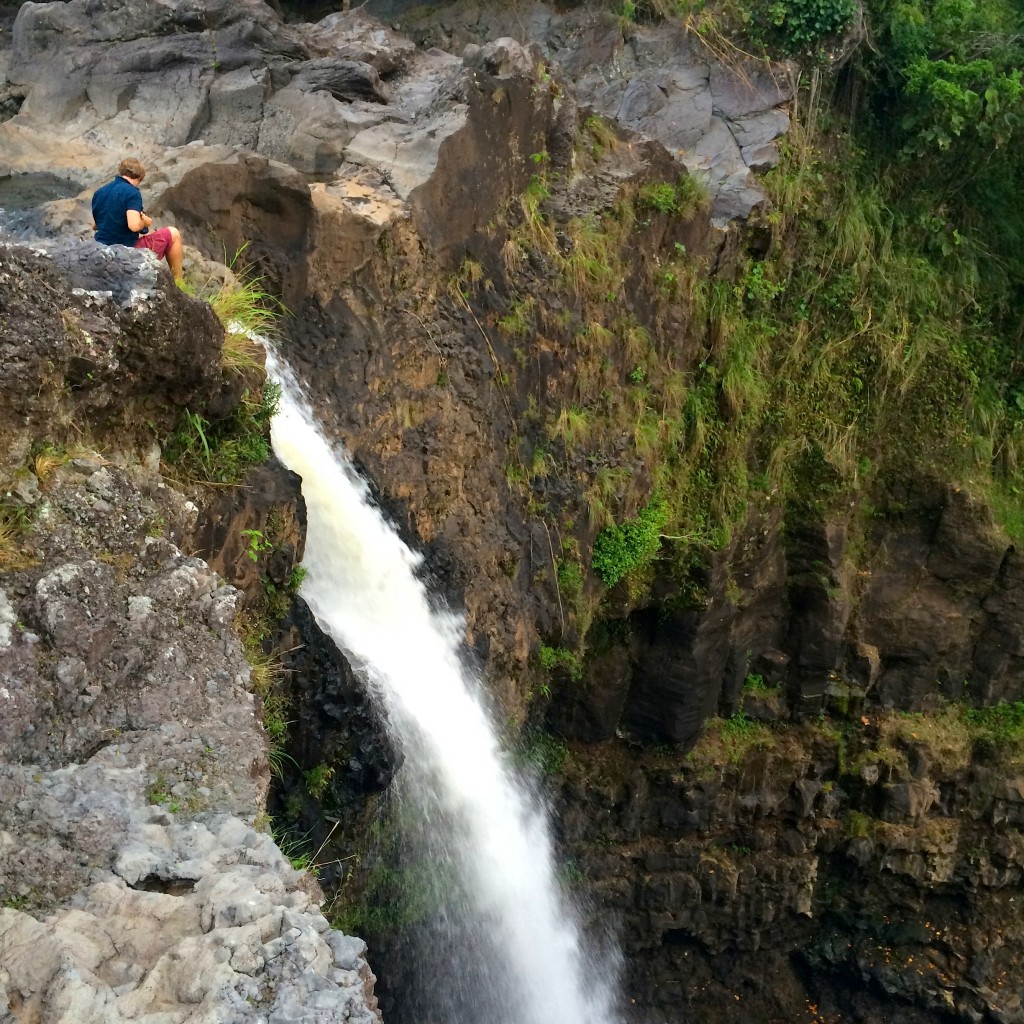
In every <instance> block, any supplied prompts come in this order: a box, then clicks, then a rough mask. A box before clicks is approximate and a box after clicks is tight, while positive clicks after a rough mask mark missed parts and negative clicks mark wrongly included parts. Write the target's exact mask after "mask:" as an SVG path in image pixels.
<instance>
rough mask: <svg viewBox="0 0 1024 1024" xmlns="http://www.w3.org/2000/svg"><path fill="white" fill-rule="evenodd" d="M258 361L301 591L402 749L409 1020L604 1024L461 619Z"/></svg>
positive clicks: (604, 1001) (542, 823)
mask: <svg viewBox="0 0 1024 1024" xmlns="http://www.w3.org/2000/svg"><path fill="white" fill-rule="evenodd" d="M268 371H269V372H270V373H271V375H272V376H273V377H275V378H276V379H277V380H279V381H280V383H281V385H282V388H283V395H282V399H281V405H280V409H279V412H278V414H277V415H276V417H275V418H274V421H273V424H272V432H271V436H272V440H273V446H274V450H275V452H276V453H277V455H278V457H279V458H280V459H281V461H282V462H283V463H284V464H285V465H286V466H287V467H288V468H289V469H291V470H293V471H294V472H296V473H298V474H299V475H300V476H301V477H302V494H303V497H304V499H305V502H306V511H307V517H308V521H307V534H306V554H305V559H304V562H303V565H304V566H305V568H306V570H307V575H306V577H305V579H304V581H303V584H302V589H301V594H302V597H303V598H304V599H305V600H306V602H307V604H308V605H309V607H310V609H311V611H312V612H313V614H314V616H315V617H316V620H317V622H318V624H319V625H320V627H321V629H323V631H324V632H325V633H326V634H328V635H329V636H331V637H332V638H333V639H334V641H335V642H336V643H337V644H338V646H339V648H340V649H341V650H342V651H343V652H344V653H345V655H346V656H347V657H348V659H349V661H350V663H351V664H352V666H353V668H354V669H355V670H356V671H357V672H358V673H360V675H361V676H362V678H363V679H364V681H365V683H366V685H367V687H368V688H369V690H370V692H371V694H372V695H373V698H374V700H376V701H379V702H380V703H381V705H382V708H383V712H384V716H385V718H386V720H387V722H388V728H389V729H390V730H391V731H392V734H393V736H394V738H395V740H396V743H397V745H398V746H399V747H400V748H401V750H402V751H403V753H404V762H403V765H402V768H401V770H400V772H399V780H398V781H399V783H400V788H401V790H402V791H403V793H404V794H405V799H406V801H407V804H406V806H407V808H408V811H407V814H406V817H412V818H414V819H415V827H414V828H412V829H411V830H410V831H411V833H412V834H415V835H416V836H417V837H418V842H419V843H420V844H421V845H420V852H421V855H422V857H423V858H424V860H425V861H426V862H427V863H428V865H429V866H430V868H431V870H432V871H433V872H434V879H435V883H436V884H435V889H438V888H439V889H441V890H443V895H444V903H443V906H442V907H441V908H439V911H438V913H437V914H436V915H435V916H436V917H437V923H436V928H435V931H434V933H433V940H432V944H431V948H427V949H418V950H415V951H410V952H411V954H412V955H413V956H415V957H417V958H418V959H419V960H421V961H423V963H422V964H421V965H420V966H421V974H423V975H425V976H426V977H427V979H428V980H427V983H426V984H425V986H424V987H425V989H426V990H427V991H428V992H429V996H430V998H429V999H428V1000H426V1003H425V1006H426V1007H427V1010H426V1012H425V1013H424V1014H423V1015H422V1016H421V1017H420V1020H419V1021H418V1024H614V1022H615V1021H616V1020H617V1019H618V1015H617V1011H616V1008H615V989H616V978H615V973H616V972H615V968H614V965H613V964H612V963H611V962H610V961H609V958H608V957H603V958H601V959H600V960H599V959H598V958H596V957H594V956H593V955H591V954H590V953H588V952H587V950H586V949H585V947H584V944H583V941H582V938H581V935H580V931H579V927H578V925H577V921H576V916H575V914H574V911H573V907H572V905H571V903H570V901H569V900H568V899H567V897H566V895H565V894H564V893H563V892H562V891H561V888H560V886H559V884H558V881H557V878H556V874H555V859H554V853H553V850H552V842H551V836H550V832H549V828H548V818H547V813H546V809H545V808H544V807H543V805H542V804H541V803H540V801H539V800H538V799H537V798H536V796H535V795H534V794H533V793H532V792H531V789H530V787H528V786H526V785H524V783H523V782H522V780H521V779H520V778H519V777H518V776H517V773H516V772H515V771H514V769H513V768H512V767H511V766H510V764H509V762H508V760H507V757H506V756H505V754H504V752H503V751H502V749H501V745H500V743H499V740H498V737H497V734H496V731H495V728H494V726H493V724H492V722H491V721H490V718H489V715H488V713H487V711H486V709H485V706H484V704H483V703H482V701H481V699H480V686H479V680H478V679H476V678H475V676H474V674H473V673H472V672H471V671H470V670H468V669H467V668H466V665H465V664H464V661H463V658H462V657H461V651H462V646H463V644H462V636H463V630H462V624H461V620H460V619H459V617H458V616H456V615H454V614H452V613H451V612H450V611H447V610H445V609H439V608H438V607H436V602H434V603H432V601H431V597H430V595H429V594H428V592H427V590H426V588H425V587H424V585H423V583H422V582H421V581H420V580H419V579H418V577H417V575H416V569H417V566H418V565H419V563H420V558H419V557H418V556H417V554H415V553H414V552H413V551H411V550H410V549H409V548H408V547H407V546H406V545H405V544H404V543H403V542H402V541H401V539H400V538H399V537H398V535H397V533H396V532H395V530H394V529H393V528H392V527H391V526H390V525H389V524H388V522H387V521H386V520H385V519H384V517H383V516H382V515H381V513H380V511H379V510H378V509H377V508H376V507H375V506H374V504H373V502H372V500H371V498H370V495H369V493H368V490H367V487H366V485H365V483H364V482H363V481H362V479H361V478H360V477H359V476H358V474H357V473H356V472H355V470H354V469H353V467H352V466H351V465H350V463H349V462H348V461H347V459H346V458H345V456H344V454H343V453H342V452H341V451H340V450H339V449H338V448H336V447H334V446H332V445H331V443H329V442H328V441H327V440H326V439H325V438H324V436H323V434H322V433H321V431H320V430H319V428H318V427H317V425H316V422H315V419H314V416H313V414H312V412H311V410H310V408H309V405H308V403H307V402H306V400H305V399H304V397H303V394H302V391H301V389H300V388H299V386H298V384H297V383H296V381H295V379H294V377H293V375H292V374H291V372H290V371H289V370H288V369H287V367H284V366H283V365H281V363H280V362H279V361H278V360H277V359H276V358H275V357H274V356H273V354H271V355H270V356H269V359H268Z"/></svg>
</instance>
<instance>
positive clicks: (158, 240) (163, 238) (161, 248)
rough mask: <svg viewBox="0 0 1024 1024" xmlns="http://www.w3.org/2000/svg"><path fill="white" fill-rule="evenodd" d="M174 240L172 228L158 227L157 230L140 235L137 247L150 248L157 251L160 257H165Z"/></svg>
mask: <svg viewBox="0 0 1024 1024" xmlns="http://www.w3.org/2000/svg"><path fill="white" fill-rule="evenodd" d="M173 241H174V239H173V238H171V229H170V228H158V229H157V230H156V231H150V232H149V234H147V235H139V239H138V241H137V242H136V243H135V248H136V249H149V250H151V251H152V252H155V253H156V254H157V256H159V257H160V259H163V258H164V257H165V256H166V255H167V250H168V249H170V247H171V243H172V242H173Z"/></svg>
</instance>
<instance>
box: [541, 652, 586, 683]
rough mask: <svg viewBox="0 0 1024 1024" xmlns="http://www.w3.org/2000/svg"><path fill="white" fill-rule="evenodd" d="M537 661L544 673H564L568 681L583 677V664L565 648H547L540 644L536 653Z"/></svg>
mask: <svg viewBox="0 0 1024 1024" xmlns="http://www.w3.org/2000/svg"><path fill="white" fill-rule="evenodd" d="M537 660H538V661H539V662H540V667H541V668H542V669H544V671H545V672H549V673H551V672H556V671H561V672H564V673H565V674H566V675H567V676H568V677H569V678H570V679H581V678H582V677H583V663H582V662H581V661H580V657H579V655H578V654H577V653H576V652H575V651H570V650H569V649H568V648H566V647H549V646H548V645H547V644H541V645H540V649H539V650H538V652H537Z"/></svg>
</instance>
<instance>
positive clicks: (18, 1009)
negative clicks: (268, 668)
mask: <svg viewBox="0 0 1024 1024" xmlns="http://www.w3.org/2000/svg"><path fill="white" fill-rule="evenodd" d="M105 285H110V287H109V288H107V287H105ZM221 335H222V331H221V329H220V326H219V323H218V322H217V320H216V318H215V317H214V316H213V314H212V313H211V311H210V309H209V307H206V306H204V305H203V304H202V303H199V302H196V301H194V300H191V299H188V298H187V297H186V296H184V295H183V294H182V293H181V292H179V291H178V290H177V289H176V288H174V287H173V285H172V284H171V282H170V279H169V275H168V274H167V273H166V271H163V272H160V273H158V272H157V268H156V266H155V265H154V264H152V263H151V262H150V261H149V260H148V259H147V258H145V257H144V256H143V255H142V254H141V253H139V254H132V253H128V252H126V251H124V250H121V251H120V254H119V253H118V252H117V251H115V250H103V249H100V248H98V247H95V246H92V245H88V246H84V245H81V244H77V245H76V244H71V245H66V246H59V245H58V246H54V247H52V250H51V252H50V254H49V255H47V254H45V253H42V252H39V251H31V250H29V249H27V248H18V247H14V246H3V247H2V248H0V345H3V346H5V347H6V348H5V351H7V353H8V354H7V356H6V357H5V359H4V372H3V376H2V383H0V388H2V393H3V409H4V413H5V422H4V426H3V438H4V454H3V458H2V460H0V462H2V471H3V479H4V498H3V501H2V503H0V513H2V516H3V518H2V520H0V657H2V664H3V668H2V670H0V851H2V856H0V903H2V908H3V909H0V1006H2V1007H3V1010H2V1013H0V1015H2V1017H3V1019H4V1020H12V1021H30V1020H39V1021H41V1020H47V1021H69V1022H70V1021H75V1022H87V1021H96V1022H99V1021H111V1020H127V1019H131V1018H135V1017H138V1016H140V1015H143V1016H144V1015H149V1014H152V1013H154V1012H157V1011H159V1013H160V1014H162V1015H164V1014H171V1015H173V1016H174V1019H184V1018H185V1017H186V1016H187V1017H189V1018H190V1019H196V1020H222V1021H224V1020H251V1019H253V1009H252V1008H253V1007H254V1006H259V1007H262V1011H261V1012H263V1013H265V1014H266V1015H268V1016H270V1017H280V1016H281V1015H289V1016H292V1017H294V1015H296V1014H298V1015H299V1016H300V1017H301V1019H307V1020H313V1019H318V1020H327V1019H330V1020H351V1021H365V1022H370V1021H374V1020H377V1019H378V1017H377V1014H376V1012H375V1008H376V1004H375V1002H374V1000H373V989H372V986H373V976H372V974H370V972H369V968H368V967H367V965H366V961H365V959H364V958H363V951H364V949H365V946H364V944H363V943H362V942H361V941H360V940H356V939H350V938H347V937H346V936H344V935H341V934H340V933H337V932H334V931H332V930H331V928H330V926H329V925H328V922H327V920H326V919H325V918H324V917H323V915H322V914H320V913H319V911H318V909H317V907H318V898H322V894H320V893H319V890H318V888H317V887H316V884H315V882H312V881H311V879H310V878H309V876H308V875H306V874H305V873H304V872H303V871H298V870H296V869H294V868H293V867H292V866H291V864H290V863H289V862H288V860H287V859H286V858H285V857H284V856H283V855H282V854H281V852H280V851H279V850H278V848H277V847H276V846H275V844H274V841H273V840H272V839H271V837H270V836H268V835H267V834H265V833H263V832H260V831H257V830H256V829H254V827H253V823H254V822H256V821H257V819H258V818H259V817H260V809H261V807H262V806H263V804H264V802H265V799H266V793H267V787H268V784H269V781H270V771H269V765H268V761H267V745H266V741H265V738H264V733H263V730H262V727H261V723H260V715H259V711H260V709H259V706H258V704H257V703H256V701H255V699H254V697H253V694H252V692H251V685H250V669H249V665H248V662H247V661H246V658H245V655H244V654H243V651H242V646H241V642H240V640H239V638H238V636H237V635H236V633H235V632H234V631H233V629H232V624H233V620H234V619H235V617H236V615H237V614H238V613H239V612H240V611H241V610H242V607H243V605H244V603H245V601H246V596H245V594H244V593H243V591H241V590H238V589H236V588H235V587H233V586H230V585H228V584H225V582H224V580H223V579H222V578H221V577H219V576H218V575H217V574H216V573H215V572H214V570H213V569H211V568H210V566H209V565H208V564H207V563H206V562H204V561H202V560H200V559H198V558H194V557H189V556H187V555H186V554H184V553H183V552H182V550H181V549H180V548H179V547H178V545H180V544H186V543H188V541H189V538H190V537H191V536H192V534H193V533H194V532H195V530H196V526H197V520H198V519H199V515H200V510H199V507H198V506H197V504H196V503H195V502H193V501H192V500H190V499H189V498H188V497H186V495H185V494H183V493H181V491H180V490H178V489H177V488H176V487H174V486H172V485H170V484H168V482H167V481H165V480H164V479H163V478H162V477H161V474H160V465H159V449H155V451H153V452H151V455H150V457H149V458H148V459H147V460H146V461H139V460H138V458H137V456H135V454H134V446H133V442H134V441H136V440H137V438H138V437H139V436H140V435H141V434H142V433H144V432H146V431H148V432H150V433H151V434H153V433H155V432H156V431H157V429H158V427H157V425H156V424H157V423H160V422H162V423H164V424H165V425H166V424H169V423H170V422H172V417H173V416H174V415H176V414H177V413H178V412H180V407H179V406H178V403H179V402H183V401H185V400H186V399H187V401H188V402H190V403H191V404H192V405H193V407H194V408H196V409H202V410H204V411H206V412H207V413H209V414H210V415H214V413H213V412H212V410H213V409H215V408H216V407H217V406H218V405H219V404H223V401H224V399H223V396H222V388H221V370H220V361H219V355H220V345H221ZM143 417H145V419H143ZM72 438H74V439H75V440H74V441H72ZM97 445H102V446H103V452H104V453H103V454H100V451H99V449H98V448H97V447H95V446H97ZM114 445H117V446H118V447H117V448H114V447H113V446H114ZM278 475H279V476H281V478H282V480H283V486H282V485H279V487H278V492H277V499H278V500H277V505H276V508H277V509H278V515H279V516H280V515H282V512H281V509H285V510H287V508H288V505H289V504H291V505H293V506H294V504H295V502H296V500H297V497H296V494H295V491H294V490H293V489H289V488H288V486H287V484H288V483H289V481H288V479H287V475H286V474H281V473H280V470H279V473H278ZM253 482H255V481H253ZM268 490H269V489H268ZM268 496H269V495H268ZM225 518H230V516H228V515H225ZM225 551H227V554H228V557H230V545H226V544H221V545H220V546H219V551H218V553H219V554H221V555H222V556H223V554H224V552H225ZM222 571H223V570H222ZM239 582H243V581H241V580H240V581H239ZM264 1019H266V1018H264Z"/></svg>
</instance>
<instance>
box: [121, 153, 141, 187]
mask: <svg viewBox="0 0 1024 1024" xmlns="http://www.w3.org/2000/svg"><path fill="white" fill-rule="evenodd" d="M117 173H118V174H119V175H121V177H122V178H134V179H135V180H136V181H142V179H143V178H144V177H145V176H146V169H145V167H143V166H142V164H140V163H139V161H138V160H136V159H135V157H133V156H130V157H128V159H127V160H122V161H121V166H120V167H118V169H117Z"/></svg>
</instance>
